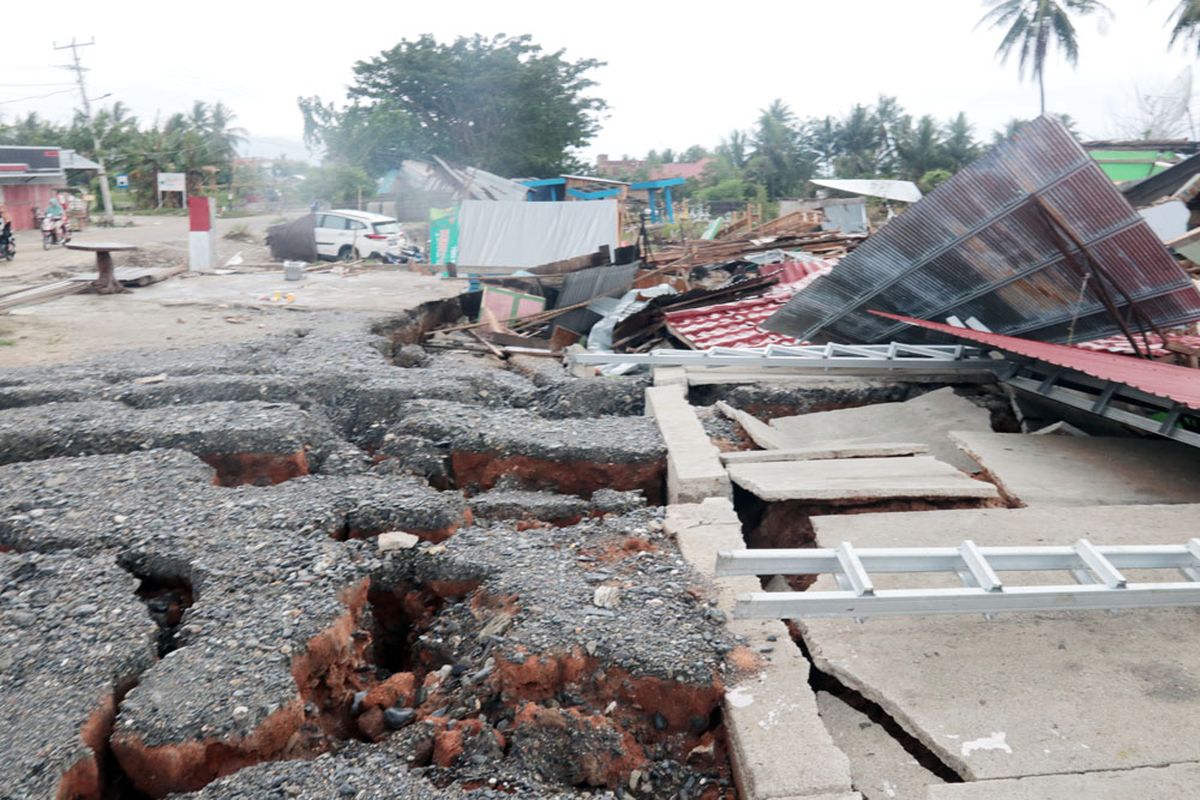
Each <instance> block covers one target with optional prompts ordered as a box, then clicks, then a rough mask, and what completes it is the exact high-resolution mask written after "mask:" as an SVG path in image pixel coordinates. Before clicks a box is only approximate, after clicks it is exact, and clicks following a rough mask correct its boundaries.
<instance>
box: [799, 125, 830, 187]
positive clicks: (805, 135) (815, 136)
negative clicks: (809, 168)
mask: <svg viewBox="0 0 1200 800" xmlns="http://www.w3.org/2000/svg"><path fill="white" fill-rule="evenodd" d="M801 141H802V143H803V146H804V147H805V148H806V149H807V150H808V152H809V153H810V155H811V157H812V158H813V159H814V161H815V162H816V170H817V172H818V173H819V174H820V175H822V176H823V177H826V178H832V177H834V165H835V159H836V158H837V154H838V125H837V123H836V122H835V121H834V119H833V117H828V116H827V117H822V118H821V119H810V120H808V121H807V122H806V123H805V124H804V126H803V130H802V133H801Z"/></svg>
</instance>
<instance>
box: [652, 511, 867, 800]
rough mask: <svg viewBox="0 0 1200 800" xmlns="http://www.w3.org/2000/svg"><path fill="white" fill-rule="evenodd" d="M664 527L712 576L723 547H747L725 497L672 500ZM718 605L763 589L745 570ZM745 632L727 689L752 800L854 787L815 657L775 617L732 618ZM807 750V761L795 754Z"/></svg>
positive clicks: (728, 713) (738, 773)
mask: <svg viewBox="0 0 1200 800" xmlns="http://www.w3.org/2000/svg"><path fill="white" fill-rule="evenodd" d="M663 529H664V531H666V532H667V533H668V534H671V535H672V536H674V537H675V540H676V542H677V543H678V545H679V549H680V552H681V553H683V556H684V558H685V559H686V560H687V562H688V563H689V564H690V565H691V566H692V568H693V569H694V570H696V571H697V572H699V573H700V574H702V575H704V576H706V577H709V578H711V577H712V575H713V572H714V569H715V566H716V561H717V553H718V552H719V551H721V550H737V549H744V548H745V543H744V542H743V541H742V536H741V527H740V523H739V522H738V517H737V514H736V512H735V511H734V509H733V504H732V503H730V502H729V501H728V500H725V499H721V498H710V499H707V500H705V501H704V502H703V503H698V504H688V505H672V506H669V507H668V509H667V517H666V520H665V521H664V523H663ZM716 587H717V593H718V594H717V608H718V610H720V611H721V612H722V615H723V616H724V617H731V616H732V610H733V606H734V605H735V603H736V600H737V594H738V593H739V592H745V591H756V590H758V588H759V586H758V581H757V579H755V578H753V577H750V576H743V577H741V578H734V579H722V580H721V581H719V582H718V583H717V584H716ZM729 628H730V630H731V631H733V632H735V633H736V634H738V635H739V636H741V637H742V638H743V642H744V644H743V647H742V648H740V650H741V652H740V655H739V656H738V659H737V660H739V661H740V662H741V666H742V669H743V674H742V675H740V676H739V679H738V680H737V681H736V682H734V683H733V684H732V685H731V687H730V688H729V689H728V690H727V691H726V693H725V700H724V705H723V707H724V714H725V724H726V730H727V734H728V736H729V743H730V750H731V753H730V755H731V757H732V759H733V767H734V775H735V778H736V780H737V786H738V790H739V792H740V796H741V797H743V798H746V800H752V799H753V800H759V799H760V798H762V799H763V800H765V799H766V798H779V799H782V798H792V797H796V798H799V797H806V798H807V797H813V796H826V795H832V796H837V797H842V796H847V795H849V796H857V795H855V794H854V793H853V792H852V787H851V780H850V772H849V764H848V761H847V759H846V755H845V754H844V753H843V752H842V751H840V750H839V749H838V748H837V747H835V746H834V744H833V741H832V740H831V739H830V737H829V732H828V731H827V730H826V729H825V726H824V725H823V724H822V723H821V720H820V717H819V715H818V713H817V705H816V698H815V696H814V694H813V692H812V690H811V689H809V687H808V669H809V665H808V662H807V661H806V660H805V659H804V657H803V655H801V653H800V651H799V649H798V648H796V646H795V645H794V644H793V643H792V642H791V641H790V639H789V636H788V633H787V629H786V628H785V627H784V626H783V624H782V623H780V622H778V621H775V620H765V621H764V620H748V621H736V622H732V623H730V626H729ZM797 752H802V753H804V754H805V757H804V758H803V759H797V758H795V757H794V755H795V753H797Z"/></svg>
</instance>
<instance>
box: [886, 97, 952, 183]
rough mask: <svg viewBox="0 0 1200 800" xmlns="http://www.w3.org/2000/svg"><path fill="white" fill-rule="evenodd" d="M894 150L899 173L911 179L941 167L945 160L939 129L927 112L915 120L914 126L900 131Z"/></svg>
mask: <svg viewBox="0 0 1200 800" xmlns="http://www.w3.org/2000/svg"><path fill="white" fill-rule="evenodd" d="M896 150H897V156H898V162H899V168H900V169H899V174H902V175H903V176H904V177H906V178H908V179H909V180H912V181H918V180H920V179H921V176H922V175H925V174H926V173H927V172H930V171H931V170H935V169H939V168H941V167H942V166H943V165H944V164H945V161H946V157H945V149H944V145H943V142H942V139H941V131H940V130H939V129H938V124H937V122H936V121H935V120H934V118H933V117H931V116H929V115H928V114H926V115H925V116H923V117H921V118H920V119H919V120H917V124H916V126H915V127H911V128H908V129H906V130H904V131H903V132H902V133H901V136H900V139H899V141H898V142H897V143H896Z"/></svg>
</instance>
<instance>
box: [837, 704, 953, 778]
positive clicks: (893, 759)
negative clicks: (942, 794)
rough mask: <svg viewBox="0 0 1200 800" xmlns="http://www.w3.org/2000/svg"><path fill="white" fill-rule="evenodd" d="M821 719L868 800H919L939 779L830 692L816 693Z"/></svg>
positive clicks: (865, 717) (862, 715) (877, 726)
mask: <svg viewBox="0 0 1200 800" xmlns="http://www.w3.org/2000/svg"><path fill="white" fill-rule="evenodd" d="M817 708H818V709H820V711H821V719H822V720H824V722H825V727H826V728H828V729H829V733H830V734H831V735H832V736H833V741H834V744H836V745H837V746H838V747H839V748H840V749H841V750H842V751H843V752H844V753H846V755H848V756H850V775H851V776H852V777H853V778H854V785H855V786H856V787H858V789H859V791H861V792H865V793H866V797H867V798H868V800H876V798H891V797H897V798H920V797H924V796H925V787H926V786H929V785H930V784H934V783H942V779H941V778H939V777H938V776H937V775H934V774H933V773H932V772H930V771H929V770H927V769H925V768H924V767H922V766H921V764H920V763H919V762H918V761H917V760H916V759H915V758H913V757H912V755H911V754H909V753H908V752H907V751H906V750H905V749H904V748H903V747H901V746H900V743H899V742H898V741H896V739H894V738H893V737H892V735H891V734H890V733H888V732H887V731H886V730H884V729H883V726H882V725H879V724H876V723H875V722H872V721H871V718H870V717H868V716H867V715H866V714H864V713H862V712H861V711H859V710H858V709H856V708H854V707H852V706H850V705H849V704H848V703H846V702H845V701H844V700H841V699H840V698H837V697H834V696H833V695H831V694H830V693H829V692H817Z"/></svg>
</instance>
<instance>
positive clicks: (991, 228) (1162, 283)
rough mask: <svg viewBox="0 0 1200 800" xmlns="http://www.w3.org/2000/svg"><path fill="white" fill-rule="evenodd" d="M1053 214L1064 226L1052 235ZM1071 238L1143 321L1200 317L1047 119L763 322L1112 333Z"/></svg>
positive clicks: (1124, 209) (881, 335)
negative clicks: (922, 323) (875, 312)
mask: <svg viewBox="0 0 1200 800" xmlns="http://www.w3.org/2000/svg"><path fill="white" fill-rule="evenodd" d="M1043 209H1045V210H1043ZM1048 215H1049V216H1048ZM1054 217H1056V218H1058V219H1059V220H1061V221H1062V223H1063V226H1064V227H1065V229H1066V231H1067V232H1068V233H1069V236H1065V237H1064V235H1063V234H1062V232H1061V231H1060V232H1059V234H1058V237H1057V239H1056V234H1055V231H1054V227H1053V223H1052V222H1051V221H1050V219H1051V218H1054ZM1072 237H1073V238H1074V239H1077V240H1078V241H1079V242H1081V243H1082V245H1083V247H1084V249H1086V251H1087V253H1088V254H1090V256H1091V258H1092V259H1093V260H1094V261H1095V262H1096V263H1098V264H1099V265H1100V267H1101V268H1102V270H1103V271H1104V273H1105V274H1106V275H1108V276H1110V277H1111V278H1112V279H1113V281H1114V282H1115V283H1116V284H1117V285H1118V286H1119V287H1120V288H1121V289H1123V290H1124V291H1125V292H1126V293H1127V294H1128V295H1129V296H1130V297H1131V298H1132V299H1133V301H1134V302H1135V304H1136V305H1137V308H1138V309H1139V311H1140V313H1141V314H1142V315H1143V316H1144V317H1146V318H1149V319H1150V320H1152V321H1153V322H1155V323H1156V324H1158V325H1160V326H1164V327H1166V326H1170V325H1176V324H1180V323H1183V322H1189V321H1192V320H1196V319H1200V293H1198V292H1197V291H1196V288H1195V286H1194V285H1193V284H1192V282H1191V280H1190V279H1189V278H1188V276H1187V274H1186V273H1185V272H1184V271H1183V270H1182V269H1181V268H1180V267H1179V266H1178V265H1177V264H1176V263H1175V261H1174V260H1173V259H1172V258H1171V256H1170V254H1169V253H1168V252H1167V251H1166V249H1165V248H1164V247H1163V245H1162V243H1161V242H1160V241H1159V240H1158V237H1156V236H1155V235H1154V233H1153V232H1152V231H1151V230H1150V228H1149V226H1147V225H1146V223H1145V222H1144V221H1143V220H1142V218H1141V217H1140V216H1139V215H1138V214H1137V213H1136V212H1135V211H1134V210H1133V209H1132V208H1131V207H1130V206H1129V203H1127V202H1126V201H1125V199H1124V198H1123V197H1122V196H1121V194H1120V193H1119V192H1118V191H1117V190H1116V188H1115V187H1114V186H1113V185H1112V183H1111V182H1110V181H1109V180H1108V178H1107V177H1105V175H1104V173H1103V172H1102V171H1101V170H1100V168H1099V167H1098V166H1097V165H1096V163H1095V162H1094V161H1093V160H1092V159H1091V158H1089V157H1088V154H1087V153H1086V152H1084V150H1083V148H1081V147H1080V146H1079V144H1078V143H1077V142H1076V141H1075V139H1074V138H1072V136H1071V135H1070V134H1069V133H1068V132H1067V131H1066V130H1065V129H1064V128H1063V127H1062V126H1061V125H1059V124H1058V123H1057V122H1054V121H1053V120H1049V119H1045V118H1039V119H1037V120H1035V121H1033V122H1031V123H1029V124H1028V125H1026V126H1025V127H1024V128H1022V129H1021V130H1020V131H1019V132H1018V133H1017V134H1016V135H1015V136H1014V137H1013V138H1012V139H1010V140H1009V141H1007V142H1005V143H1004V144H1002V145H999V146H998V147H996V148H995V149H994V150H992V151H991V152H990V153H989V154H988V155H986V156H984V157H983V158H981V159H979V160H978V161H976V162H975V163H974V164H972V165H971V166H969V167H967V168H966V169H964V170H963V171H962V172H960V173H958V174H957V175H956V176H954V178H952V179H951V180H949V181H947V182H946V183H945V184H944V185H942V186H941V187H939V188H938V189H937V190H936V191H935V192H933V193H932V194H930V195H929V196H927V197H926V198H925V199H923V200H922V201H921V202H920V203H918V204H916V205H914V206H913V207H912V208H910V209H909V210H908V211H906V212H904V213H903V214H901V215H900V216H899V217H897V218H896V219H894V220H892V221H891V222H890V223H888V225H887V226H886V227H884V228H883V229H882V230H881V231H879V232H878V233H876V234H875V235H874V236H872V237H870V238H869V239H867V241H866V242H864V243H863V244H862V245H860V246H859V247H858V248H857V249H856V250H855V251H854V252H853V253H851V254H850V255H848V256H846V257H845V258H844V259H842V261H841V263H840V265H839V266H838V269H836V270H834V271H833V272H832V273H831V274H830V275H827V276H825V277H823V278H821V279H820V280H818V281H817V282H816V283H815V284H814V285H813V286H812V287H811V288H809V290H808V291H806V292H803V293H802V294H799V295H797V296H796V297H795V298H793V299H792V301H791V302H790V303H788V304H787V305H786V306H784V308H783V309H781V310H780V311H779V312H778V313H777V314H775V316H773V317H771V318H770V319H768V320H767V321H766V323H764V325H763V327H764V328H765V329H766V330H769V331H774V332H777V333H784V334H787V335H790V336H794V337H796V338H798V339H808V340H812V341H820V342H823V341H841V342H863V343H870V342H886V341H890V340H892V339H894V338H895V336H896V334H897V333H898V332H899V331H900V330H902V329H903V328H904V325H902V324H899V323H896V322H894V321H888V320H885V319H881V318H879V317H874V316H872V315H870V314H868V313H867V310H866V309H867V308H868V307H870V308H875V309H880V310H883V311H890V312H893V313H897V314H905V315H909V316H913V317H920V318H924V319H933V320H936V321H943V320H946V319H947V318H949V317H951V316H955V317H958V318H959V319H960V320H964V321H965V320H968V319H970V318H972V317H974V318H975V319H977V320H979V321H980V322H981V323H983V325H985V326H986V327H987V328H989V329H990V330H993V331H997V332H1002V333H1007V334H1010V335H1015V336H1023V337H1026V338H1032V339H1040V340H1046V341H1067V340H1068V339H1071V340H1073V341H1083V340H1087V339H1095V338H1098V337H1102V336H1110V335H1114V334H1117V333H1119V332H1120V330H1121V329H1120V326H1119V325H1118V324H1117V322H1116V321H1115V320H1113V319H1112V316H1111V315H1110V314H1109V313H1108V312H1107V311H1106V310H1105V307H1104V304H1103V302H1102V300H1101V296H1100V294H1099V293H1098V292H1097V287H1096V284H1097V283H1098V279H1096V278H1094V277H1093V278H1091V279H1089V280H1087V281H1086V282H1085V281H1084V279H1083V277H1082V276H1081V274H1080V271H1079V269H1081V268H1082V269H1085V270H1086V269H1088V268H1089V267H1088V265H1087V259H1085V258H1084V257H1083V254H1082V253H1080V252H1079V251H1078V249H1077V248H1076V247H1075V246H1074V245H1073V244H1072V243H1071V241H1070V239H1071V238H1072ZM1060 242H1062V243H1063V244H1065V249H1066V251H1067V253H1070V254H1073V256H1074V259H1075V260H1074V262H1072V261H1070V260H1069V259H1068V258H1067V257H1066V256H1064V253H1063V250H1062V249H1060V244H1059V243H1060ZM1110 294H1111V295H1112V297H1113V300H1114V302H1115V305H1116V306H1117V308H1118V309H1119V310H1121V311H1122V316H1123V317H1128V316H1129V314H1128V303H1127V302H1126V300H1125V298H1124V297H1122V296H1121V295H1120V293H1119V292H1117V291H1115V288H1114V287H1110ZM1129 324H1130V327H1132V328H1134V329H1139V326H1138V325H1137V323H1136V322H1134V321H1130V323H1129ZM929 336H930V337H931V338H936V334H933V333H930V334H929Z"/></svg>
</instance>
